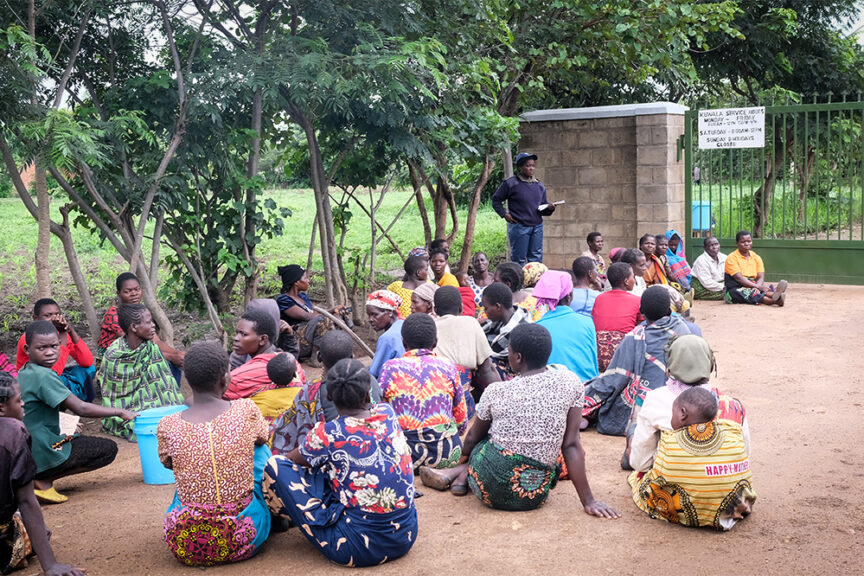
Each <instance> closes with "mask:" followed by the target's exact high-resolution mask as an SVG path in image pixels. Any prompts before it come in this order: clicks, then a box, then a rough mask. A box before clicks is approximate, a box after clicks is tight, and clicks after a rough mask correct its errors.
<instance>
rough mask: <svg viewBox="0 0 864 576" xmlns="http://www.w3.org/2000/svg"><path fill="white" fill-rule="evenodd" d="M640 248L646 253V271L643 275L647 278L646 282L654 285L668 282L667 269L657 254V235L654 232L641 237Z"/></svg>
mask: <svg viewBox="0 0 864 576" xmlns="http://www.w3.org/2000/svg"><path fill="white" fill-rule="evenodd" d="M639 249H640V250H641V251H642V253H643V254H644V255H645V264H646V268H645V271H644V272H643V273H642V277H643V278H644V279H645V284H646V285H648V286H654V285H655V284H668V283H669V279H668V278H666V270H665V268H664V266H663V262H662V261H661V260H660V259H659V258H658V257H657V254H655V252H656V249H657V237H656V236H655V235H654V234H645V235H644V236H642V237H641V238H640V239H639Z"/></svg>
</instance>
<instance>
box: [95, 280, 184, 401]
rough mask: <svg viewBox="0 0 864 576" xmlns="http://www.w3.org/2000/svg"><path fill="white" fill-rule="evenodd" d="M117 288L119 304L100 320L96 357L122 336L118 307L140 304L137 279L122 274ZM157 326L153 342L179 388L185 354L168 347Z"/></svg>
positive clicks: (100, 355)
mask: <svg viewBox="0 0 864 576" xmlns="http://www.w3.org/2000/svg"><path fill="white" fill-rule="evenodd" d="M114 284H115V287H116V288H117V300H118V302H119V304H117V305H115V306H111V307H110V308H108V310H106V311H105V317H104V318H103V319H102V326H101V327H100V330H99V340H98V341H97V344H96V355H97V356H98V357H100V358H101V357H102V356H104V355H105V351H106V350H107V349H108V347H109V346H111V344H113V343H114V341H115V340H117V339H118V338H120V337H121V336H123V328H122V327H121V326H120V322H119V320H118V318H117V310H118V306H122V305H124V304H140V303H141V284H140V283H139V282H138V277H137V276H135V274H132V273H131V272H123V273H122V274H120V275H119V276H117V279H116V281H115V282H114ZM158 328H159V327H158V326H157V327H156V329H157V333H156V334H155V335H154V336H153V342H154V343H155V344H156V346H158V347H159V351H160V352H162V356H163V357H164V358H165V360H166V361H167V362H168V367H169V368H170V369H171V374H172V375H173V376H174V379H175V380H176V381H177V386H180V379H181V376H182V370H181V369H182V367H183V356H184V355H185V352H181V351H180V350H177V349H176V348H174V347H172V346H169V345H168V344H166V343H165V342H163V341H162V340H161V339H160V338H159V334H158Z"/></svg>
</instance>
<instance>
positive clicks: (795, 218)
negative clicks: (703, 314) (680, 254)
mask: <svg viewBox="0 0 864 576" xmlns="http://www.w3.org/2000/svg"><path fill="white" fill-rule="evenodd" d="M703 110H704V109H703ZM698 137H699V110H698V109H697V110H690V111H688V112H687V113H686V116H685V134H684V136H683V142H682V147H683V149H684V152H685V170H686V171H687V174H688V175H689V177H688V178H687V188H686V190H687V196H686V198H687V206H688V207H689V209H688V210H687V214H686V221H687V230H688V232H689V234H688V235H689V236H690V237H691V240H690V242H689V246H688V253H689V254H688V256H689V258H690V259H691V260H690V261H691V262H692V259H693V258H695V257H696V256H697V255H698V254H699V253H701V251H702V243H701V242H699V241H698V240H696V241H694V239H698V238H700V237H704V236H708V235H711V236H716V237H717V238H718V239H719V240H720V243H721V246H722V247H723V248H724V251H727V250H734V247H735V234H736V232H738V231H739V230H748V231H750V232H751V234H752V235H753V239H754V249H755V250H756V251H757V252H758V253H759V254H760V255H761V256H762V258H763V260H765V263H766V268H767V269H768V276H769V278H775V277H779V276H783V277H786V278H788V279H789V280H792V281H798V282H831V283H843V284H864V228H862V220H864V99H862V97H861V95H860V94H859V95H856V97H855V98H854V100H853V99H848V98H846V97H845V96H844V97H842V99H841V101H839V102H837V101H832V98H831V97H830V96H828V97H823V98H821V99H820V98H813V99H812V101H810V102H806V103H793V102H788V101H787V102H784V103H781V104H776V103H772V104H771V105H766V106H765V118H764V146H762V147H760V148H719V149H700V148H699V146H698V141H699V138H698Z"/></svg>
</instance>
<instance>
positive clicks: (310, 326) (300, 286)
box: [276, 264, 345, 368]
mask: <svg viewBox="0 0 864 576" xmlns="http://www.w3.org/2000/svg"><path fill="white" fill-rule="evenodd" d="M277 271H278V272H279V276H280V277H281V278H282V293H281V294H279V297H278V298H276V304H278V305H279V314H280V315H281V318H282V319H283V320H285V321H286V322H288V324H289V325H290V326H291V328H292V329H293V330H294V335H295V336H296V338H297V345H298V347H299V349H300V351H299V353H298V354H297V359H298V360H302V359H304V358H307V359H308V362H309V365H310V366H313V367H316V368H317V367H319V366H320V363H319V362H318V342H319V340H320V339H321V337H322V336H324V334H326V333H327V332H328V331H330V330H332V329H333V322H332V321H331V320H330V319H329V318H325V317H324V316H322V315H321V314H319V313H317V312H315V309H314V308H313V307H312V300H310V299H309V295H308V294H306V291H307V290H308V289H309V276H307V275H306V270H304V269H303V267H302V266H298V265H297V264H289V265H288V266H280V267H279V268H277ZM344 309H345V307H344V306H337V307H335V308H333V309H332V310H330V313H331V314H341V313H342V311H343V310H344Z"/></svg>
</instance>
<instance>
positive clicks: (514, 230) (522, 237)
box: [507, 223, 543, 266]
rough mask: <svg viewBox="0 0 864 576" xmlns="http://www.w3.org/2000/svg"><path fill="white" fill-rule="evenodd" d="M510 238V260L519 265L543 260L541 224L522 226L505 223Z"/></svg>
mask: <svg viewBox="0 0 864 576" xmlns="http://www.w3.org/2000/svg"><path fill="white" fill-rule="evenodd" d="M507 237H508V238H509V239H510V260H512V261H513V262H516V263H517V264H519V265H520V266H524V265H525V263H526V262H543V224H542V223H541V224H537V225H536V226H523V225H522V224H507Z"/></svg>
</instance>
